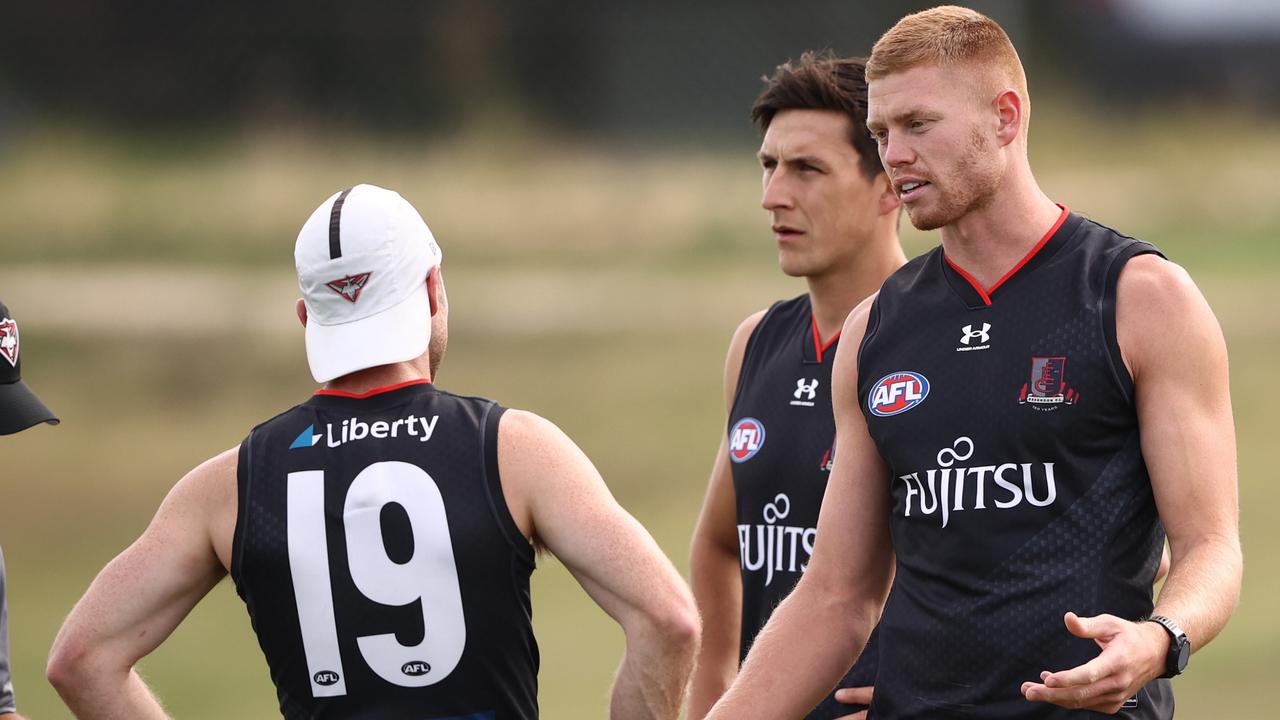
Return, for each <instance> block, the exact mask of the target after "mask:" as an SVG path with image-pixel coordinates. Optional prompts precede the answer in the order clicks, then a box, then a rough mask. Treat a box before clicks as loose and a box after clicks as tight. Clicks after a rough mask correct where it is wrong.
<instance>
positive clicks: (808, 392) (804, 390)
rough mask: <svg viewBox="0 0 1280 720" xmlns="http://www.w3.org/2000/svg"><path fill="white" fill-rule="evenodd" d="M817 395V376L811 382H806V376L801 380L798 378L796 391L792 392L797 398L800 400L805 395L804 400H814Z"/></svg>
mask: <svg viewBox="0 0 1280 720" xmlns="http://www.w3.org/2000/svg"><path fill="white" fill-rule="evenodd" d="M817 395H818V380H817V378H814V379H812V380H810V381H809V382H805V381H804V378H800V379H799V380H796V391H795V392H794V393H792V396H793V397H794V398H795V399H797V400H800V399H802V398H801V396H804V397H803V399H804V400H812V399H814V397H816V396H817Z"/></svg>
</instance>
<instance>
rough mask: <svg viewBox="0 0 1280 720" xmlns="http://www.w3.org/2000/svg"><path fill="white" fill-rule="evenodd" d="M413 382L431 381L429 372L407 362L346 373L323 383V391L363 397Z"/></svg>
mask: <svg viewBox="0 0 1280 720" xmlns="http://www.w3.org/2000/svg"><path fill="white" fill-rule="evenodd" d="M414 380H426V381H427V382H430V381H431V371H430V370H428V369H426V368H424V367H419V363H418V362H417V361H413V360H411V361H408V362H400V363H392V364H390V365H378V366H377V367H371V368H366V369H364V370H357V371H355V372H353V373H348V374H346V375H343V376H342V377H339V378H334V379H333V380H330V381H329V382H327V383H325V385H324V389H325V390H337V391H339V392H346V393H351V394H353V395H363V394H364V393H367V392H369V391H370V390H377V389H378V388H385V387H391V386H392V385H399V384H401V383H406V382H412V381H414Z"/></svg>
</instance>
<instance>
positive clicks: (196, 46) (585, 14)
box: [0, 0, 1280, 141]
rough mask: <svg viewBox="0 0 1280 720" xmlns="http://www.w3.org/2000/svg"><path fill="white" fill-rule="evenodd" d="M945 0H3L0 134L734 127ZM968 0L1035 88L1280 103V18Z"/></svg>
mask: <svg viewBox="0 0 1280 720" xmlns="http://www.w3.org/2000/svg"><path fill="white" fill-rule="evenodd" d="M1197 1H1198V0H1180V4H1183V5H1185V4H1186V3H1188V2H1191V3H1195V2H1197ZM1210 1H1212V0H1205V2H1210ZM1218 1H1220V2H1227V4H1232V3H1235V4H1239V3H1241V2H1245V3H1246V4H1247V3H1248V2H1250V1H1252V2H1259V1H1261V0H1218ZM933 4H936V3H932V2H893V3H869V2H852V1H851V0H813V1H811V2H804V3H779V2H766V1H765V0H732V1H731V0H703V1H700V2H683V1H681V2H677V1H676V0H644V1H643V2H640V1H637V0H620V1H617V2H608V3H596V2H572V1H569V2H529V1H527V0H526V1H524V2H521V1H518V0H438V1H432V2H427V1H418V0H371V1H369V2H345V3H340V2H332V1H331V0H323V1H320V2H307V3H303V2H247V1H245V0H223V1H218V2H213V1H209V0H205V1H203V2H201V1H198V0H197V1H194V2H185V3H174V2H162V1H160V0H143V1H129V0H124V1H123V2H117V3H103V2H97V1H96V0H59V1H55V2H50V3H31V2H26V3H20V2H16V1H13V0H11V1H8V2H3V3H0V133H3V132H4V131H5V129H6V128H7V129H9V130H14V129H20V128H22V127H24V126H29V125H31V124H33V123H39V122H41V121H60V122H70V123H85V124H92V125H103V126H107V127H112V128H115V129H118V130H125V131H129V132H135V131H136V132H143V133H150V132H157V131H159V132H165V131H177V130H191V129H195V130H210V131H213V132H217V131H218V130H220V129H225V128H228V127H237V126H255V125H261V124H285V125H289V124H295V123H301V124H307V125H312V126H332V127H335V128H344V129H345V128H351V127H357V128H369V129H374V130H379V131H392V132H404V133H409V134H416V133H421V132H431V133H435V132H450V131H457V130H459V129H466V128H467V127H469V126H472V125H479V126H481V127H488V129H491V130H497V131H503V130H517V129H520V128H525V127H533V128H538V129H550V130H554V131H571V132H587V133H591V134H594V135H598V136H602V137H608V138H623V137H637V138H641V139H643V138H644V137H645V136H646V135H654V136H657V135H661V136H663V137H670V136H671V135H672V133H679V134H681V135H682V136H683V137H687V138H690V139H692V140H695V141H706V140H714V139H715V138H718V137H723V136H724V135H725V133H726V132H729V133H737V135H735V134H731V135H730V137H731V138H737V137H738V136H739V135H740V134H744V133H749V132H750V129H749V128H748V127H746V123H745V122H744V119H745V115H746V109H747V106H748V105H749V104H750V101H751V99H752V98H753V97H754V95H755V93H756V92H757V91H758V89H759V87H760V77H761V76H762V75H765V74H767V73H769V72H770V71H771V69H772V68H773V66H774V65H776V64H777V63H779V62H781V61H783V60H785V59H787V58H789V57H794V56H796V55H798V54H799V53H800V52H801V51H803V50H806V49H810V48H831V49H833V50H835V51H836V52H838V53H841V54H866V53H867V52H869V50H870V47H871V45H872V43H873V42H874V41H875V39H876V38H877V37H878V36H879V35H880V33H881V32H882V31H883V30H884V29H886V28H887V27H888V26H889V25H891V24H892V23H893V22H894V21H895V20H896V19H897V18H899V17H901V16H902V15H904V14H906V13H908V12H912V11H915V10H918V9H922V8H925V7H929V6H931V5H933ZM970 5H971V6H972V7H974V8H976V9H979V10H981V11H983V12H986V13H988V14H990V15H992V16H993V17H995V18H996V19H997V20H999V21H1000V22H1001V23H1002V24H1004V26H1005V27H1006V29H1007V30H1008V31H1009V33H1010V35H1011V36H1013V39H1014V42H1015V44H1017V45H1018V47H1019V49H1020V52H1022V54H1023V56H1024V61H1025V62H1026V63H1027V65H1028V66H1029V68H1030V71H1031V74H1032V80H1033V84H1034V85H1033V92H1034V87H1037V86H1038V87H1045V86H1046V85H1049V86H1055V85H1057V86H1061V85H1065V86H1067V87H1069V88H1070V89H1071V90H1072V91H1073V93H1074V94H1076V95H1079V96H1082V97H1087V98H1090V99H1092V100H1096V101H1098V102H1103V103H1112V104H1122V105H1126V104H1133V103H1138V102H1148V101H1162V100H1168V99H1170V98H1173V99H1181V100H1191V101H1193V102H1204V101H1206V100H1208V101H1214V102H1228V103H1235V104H1244V105H1249V106H1253V107H1256V108H1273V107H1275V106H1276V105H1277V104H1280V84H1277V83H1275V82H1274V78H1273V77H1272V74H1273V72H1274V62H1273V60H1274V58H1275V57H1276V50H1277V48H1278V47H1280V43H1277V37H1280V30H1277V29H1276V28H1270V31H1269V32H1261V33H1259V32H1254V33H1252V34H1250V36H1249V37H1247V38H1241V37H1238V36H1237V35H1238V34H1237V35H1232V34H1230V33H1228V34H1226V35H1225V36H1224V35H1223V34H1222V33H1217V34H1212V35H1206V36H1197V35H1196V34H1195V33H1191V34H1187V33H1182V34H1175V35H1173V36H1170V35H1168V34H1165V35H1162V34H1160V33H1159V32H1153V31H1152V28H1157V27H1158V24H1155V23H1150V22H1147V21H1146V20H1147V18H1146V17H1145V16H1144V13H1150V12H1152V11H1151V10H1150V8H1149V6H1150V5H1151V3H1150V2H1140V1H1139V0H1044V1H1042V2H1029V1H1028V2H999V1H993V0H986V1H979V2H972V3H970ZM1144 7H1146V9H1144ZM1255 25H1256V23H1255ZM1255 30H1256V27H1255Z"/></svg>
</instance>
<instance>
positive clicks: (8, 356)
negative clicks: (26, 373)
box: [0, 318, 18, 367]
mask: <svg viewBox="0 0 1280 720" xmlns="http://www.w3.org/2000/svg"><path fill="white" fill-rule="evenodd" d="M0 357H3V358H4V359H5V360H8V361H9V364H10V365H12V366H13V367H17V366H18V323H17V322H16V321H15V320H14V319H13V318H4V319H0Z"/></svg>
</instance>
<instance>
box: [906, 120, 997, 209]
mask: <svg viewBox="0 0 1280 720" xmlns="http://www.w3.org/2000/svg"><path fill="white" fill-rule="evenodd" d="M990 146H991V141H990V140H989V139H988V138H987V136H986V135H983V134H982V132H981V131H980V130H978V129H977V128H974V129H973V131H972V132H971V133H970V135H969V142H968V144H967V147H966V151H965V154H964V155H962V156H961V157H960V159H959V160H957V161H956V164H955V167H954V168H953V169H952V171H951V172H950V173H947V176H945V177H944V178H943V182H944V183H945V185H944V187H946V188H948V189H947V190H943V188H938V190H939V195H940V197H939V198H938V201H937V204H936V207H935V208H934V209H933V210H931V211H927V210H925V209H924V208H919V207H913V206H911V205H908V206H907V217H908V218H910V219H911V224H912V225H913V226H915V228H916V229H917V230H937V229H938V228H940V227H944V226H947V225H950V224H951V223H954V222H956V221H957V220H959V219H960V218H962V217H964V216H966V215H968V214H970V213H972V212H975V211H977V210H981V209H983V208H985V207H987V206H988V205H990V204H991V200H992V198H993V196H994V195H995V191H996V188H997V187H998V186H999V184H1000V173H999V167H998V165H997V163H996V162H995V159H994V158H993V157H992V155H991V151H990Z"/></svg>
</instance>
